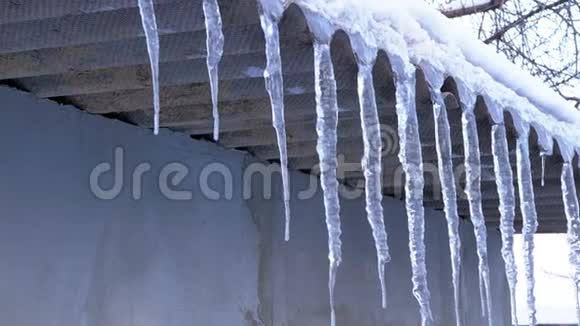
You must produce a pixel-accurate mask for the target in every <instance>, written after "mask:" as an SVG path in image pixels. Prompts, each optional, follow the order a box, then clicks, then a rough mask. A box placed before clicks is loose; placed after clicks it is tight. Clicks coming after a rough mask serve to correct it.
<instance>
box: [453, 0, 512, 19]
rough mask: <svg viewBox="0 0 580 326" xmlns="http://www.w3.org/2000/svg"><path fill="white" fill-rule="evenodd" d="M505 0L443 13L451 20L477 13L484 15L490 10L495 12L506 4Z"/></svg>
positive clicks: (493, 0)
mask: <svg viewBox="0 0 580 326" xmlns="http://www.w3.org/2000/svg"><path fill="white" fill-rule="evenodd" d="M504 2H505V0H490V1H489V2H488V3H484V4H479V5H475V6H469V7H463V8H459V9H452V10H443V11H442V13H443V14H444V15H445V16H447V17H449V18H457V17H463V16H468V15H473V14H476V13H483V12H487V11H490V10H495V9H497V8H499V7H501V6H502V5H503V4H504Z"/></svg>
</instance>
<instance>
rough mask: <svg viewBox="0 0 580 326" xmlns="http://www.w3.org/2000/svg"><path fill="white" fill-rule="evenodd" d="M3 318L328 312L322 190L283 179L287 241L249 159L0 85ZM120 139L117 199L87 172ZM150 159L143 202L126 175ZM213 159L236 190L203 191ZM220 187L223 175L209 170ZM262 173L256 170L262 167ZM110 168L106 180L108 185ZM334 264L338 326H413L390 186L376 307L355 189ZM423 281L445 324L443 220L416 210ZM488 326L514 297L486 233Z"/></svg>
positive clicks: (24, 321) (217, 317)
mask: <svg viewBox="0 0 580 326" xmlns="http://www.w3.org/2000/svg"><path fill="white" fill-rule="evenodd" d="M0 107H1V108H2V110H1V112H2V115H1V118H2V122H3V123H2V127H1V128H0V148H2V151H1V152H2V156H1V157H2V158H1V160H0V162H1V165H0V166H1V169H0V180H1V182H0V207H1V208H2V210H1V212H2V213H1V214H0V324H2V325H11V326H31V325H43V326H79V325H80V326H149V325H151V326H153V325H155V326H157V325H163V326H185V325H187V326H191V325H220V326H221V325H228V326H235V325H251V326H254V325H279V326H282V325H285V326H293V325H296V326H298V325H314V326H317V325H328V324H329V306H328V298H327V291H328V290H327V277H328V271H327V251H326V250H327V244H326V239H327V236H326V229H325V225H324V216H323V203H322V199H321V194H320V191H319V192H317V193H316V194H315V195H314V196H313V197H312V198H310V199H305V200H298V199H296V195H297V193H298V192H300V191H301V190H303V189H306V188H307V185H308V183H309V182H310V177H309V176H306V175H303V174H300V173H295V174H293V175H292V179H293V184H292V186H293V195H294V200H293V205H292V210H293V214H292V216H293V221H292V240H291V242H289V243H285V242H284V241H283V205H282V202H281V201H280V182H279V179H278V178H276V179H274V184H273V189H274V192H273V196H272V198H270V199H265V198H264V196H262V195H261V194H262V190H263V189H261V187H262V186H261V182H256V183H255V184H254V187H253V188H252V196H250V197H249V198H244V197H243V196H242V190H241V189H242V188H243V187H242V180H243V173H244V170H245V169H244V168H245V167H247V166H248V165H250V164H252V163H254V162H256V160H255V159H253V158H252V157H251V156H249V155H247V154H244V153H240V152H234V151H226V150H223V149H220V148H219V147H218V146H215V145H213V144H209V143H204V142H198V141H192V140H190V139H188V138H187V137H185V136H183V135H178V134H172V133H162V135H160V136H158V137H154V136H153V135H151V134H150V132H149V131H146V130H142V129H139V128H136V127H132V126H128V125H125V124H123V123H120V122H116V121H112V120H107V119H104V118H101V117H97V116H91V115H88V114H84V113H81V112H78V111H77V110H75V109H71V108H68V107H59V106H58V105H56V104H52V103H49V102H43V101H39V100H36V99H34V98H32V97H30V96H28V95H25V94H22V93H19V92H16V91H13V90H8V89H0ZM119 146H120V147H122V148H124V161H123V165H122V166H123V172H124V174H123V181H124V182H123V185H124V187H122V191H121V192H120V193H119V195H118V196H116V198H115V199H113V200H101V199H98V198H97V197H96V196H95V194H94V193H93V192H92V191H91V187H90V181H89V177H90V174H91V171H93V169H94V168H95V167H96V166H98V165H99V164H100V163H102V162H114V156H113V153H114V151H115V148H117V147H119ZM172 162H179V163H181V164H183V165H184V166H187V168H188V170H189V174H188V176H187V177H186V178H185V180H183V182H180V183H178V184H177V186H176V187H173V189H174V190H177V189H179V190H191V191H192V192H193V198H192V199H190V200H184V201H176V200H170V199H168V198H166V196H164V195H163V193H164V191H163V189H160V188H159V185H158V183H159V182H158V181H159V175H160V174H161V171H162V170H163V168H164V167H166V166H167V164H169V163H172ZM142 163H148V164H150V166H151V167H152V170H151V171H149V172H147V173H146V174H145V175H144V177H143V184H142V186H141V187H138V188H139V189H142V194H141V199H139V200H136V199H134V198H133V197H134V193H133V191H132V190H133V189H132V188H133V187H132V179H133V178H132V174H133V172H134V169H135V167H137V166H138V165H140V164H142ZM215 163H220V164H223V165H225V166H227V167H228V170H229V171H231V172H232V181H233V184H234V188H233V189H234V192H233V195H232V199H229V200H228V199H225V198H223V196H222V198H221V199H219V200H212V199H210V198H207V196H204V195H203V191H202V189H203V187H202V186H200V184H199V176H200V174H201V171H203V170H204V168H206V167H207V166H208V165H211V164H213V166H214V167H215V166H216V165H215ZM209 180H210V186H211V187H212V189H216V190H218V192H220V193H223V191H221V190H220V187H223V184H224V182H223V180H222V178H221V177H219V176H218V175H217V174H214V175H212V176H211V177H210V178H209ZM257 181H259V180H257ZM113 183H114V178H113V173H112V172H111V173H108V174H105V175H104V177H103V178H102V179H101V187H103V188H108V187H109V188H110V187H111V186H112V185H113ZM341 204H342V220H343V237H342V240H343V251H344V254H343V260H344V262H343V265H341V267H340V270H339V273H338V280H337V287H336V303H337V316H338V325H339V326H346V325H357V326H367V325H368V326H371V325H393V326H394V325H396V326H415V325H419V317H418V307H417V304H416V302H415V300H414V298H413V296H412V293H411V281H410V262H409V257H408V244H407V242H408V233H407V226H406V215H405V209H404V205H403V203H402V202H400V201H398V200H394V199H389V198H385V200H384V207H385V221H386V223H387V227H388V230H389V235H390V239H389V240H390V245H391V248H392V256H393V260H392V262H391V263H390V264H389V265H388V267H387V279H388V285H387V286H388V291H389V293H388V296H389V298H388V299H389V308H388V309H387V310H382V309H380V302H379V298H380V293H379V289H378V285H377V284H378V281H377V276H376V261H375V252H374V248H373V244H372V237H371V232H370V228H369V226H368V224H367V222H366V217H365V211H364V202H363V199H362V198H360V199H356V200H343V201H342V202H341ZM426 219H427V230H428V231H427V235H426V239H427V240H426V241H427V250H428V255H429V257H428V269H429V282H430V284H429V285H430V289H431V292H432V304H433V312H434V319H435V321H436V325H453V322H452V320H453V316H452V305H453V300H452V289H451V281H450V275H451V272H450V267H449V251H448V246H447V233H446V225H445V219H444V216H443V214H442V213H441V212H435V211H431V210H427V211H426ZM461 229H462V237H463V240H464V243H463V255H464V260H465V264H464V269H463V271H462V285H463V288H462V307H463V309H462V313H463V316H464V319H465V323H464V324H465V325H470V326H471V325H482V323H481V321H482V319H481V316H480V315H481V312H480V307H479V290H478V283H477V282H478V278H477V257H476V254H475V249H474V239H473V235H472V229H471V226H470V224H469V223H467V222H464V223H462V225H461ZM489 238H490V243H489V249H490V264H491V267H492V287H493V296H494V297H493V300H494V303H495V309H496V310H495V311H496V314H495V316H494V319H495V321H496V325H508V322H507V320H508V315H509V313H508V311H509V304H508V301H509V300H508V299H507V297H506V295H507V291H506V282H505V280H504V276H503V265H502V263H501V258H500V255H499V247H500V240H499V235H498V232H497V231H496V230H490V234H489Z"/></svg>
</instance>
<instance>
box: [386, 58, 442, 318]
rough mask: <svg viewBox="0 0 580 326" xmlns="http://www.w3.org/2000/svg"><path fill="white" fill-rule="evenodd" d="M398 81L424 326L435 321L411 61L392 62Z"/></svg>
mask: <svg viewBox="0 0 580 326" xmlns="http://www.w3.org/2000/svg"><path fill="white" fill-rule="evenodd" d="M391 62H392V63H393V70H394V71H395V75H396V78H395V79H396V80H395V87H396V100H397V119H398V129H399V146H400V153H399V160H400V161H401V164H402V165H403V170H404V171H405V175H406V178H405V202H406V206H407V216H408V227H409V250H410V253H411V269H412V272H413V277H412V280H413V294H414V295H415V298H416V299H417V301H418V303H419V306H420V308H421V325H423V326H425V325H428V324H429V322H430V321H432V320H433V316H432V313H431V304H430V297H431V294H430V293H429V287H428V285H427V266H426V263H425V255H426V252H425V209H424V207H423V190H424V186H425V181H424V179H423V154H422V152H421V141H420V139H419V123H418V121H417V110H416V103H415V83H416V77H415V68H414V67H413V66H411V65H410V64H409V63H407V62H404V61H403V62H398V61H397V60H393V59H391Z"/></svg>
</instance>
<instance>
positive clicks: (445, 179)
mask: <svg viewBox="0 0 580 326" xmlns="http://www.w3.org/2000/svg"><path fill="white" fill-rule="evenodd" d="M423 71H424V72H425V77H426V78H427V80H428V82H429V85H430V90H431V99H432V101H433V117H434V120H435V143H436V146H437V160H438V162H439V164H438V167H439V180H440V182H441V192H442V194H443V203H444V206H445V218H446V220H447V234H448V237H449V252H450V253H451V271H452V280H453V293H454V304H455V320H456V325H457V326H461V315H460V313H459V290H460V288H459V277H460V273H461V238H460V236H459V215H458V213H457V189H456V186H455V176H454V171H453V153H452V149H451V146H452V142H451V130H450V126H449V120H448V118H447V109H446V107H445V101H444V100H443V96H442V95H441V91H440V89H441V87H442V85H443V77H442V76H443V74H441V73H439V72H437V71H431V69H429V67H424V69H423Z"/></svg>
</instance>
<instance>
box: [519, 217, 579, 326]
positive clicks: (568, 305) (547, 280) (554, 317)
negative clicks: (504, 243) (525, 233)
mask: <svg viewBox="0 0 580 326" xmlns="http://www.w3.org/2000/svg"><path fill="white" fill-rule="evenodd" d="M562 218H564V217H562ZM535 245H536V248H535V253H534V256H535V268H534V271H535V274H536V310H537V318H538V322H539V323H560V324H576V323H577V320H576V301H575V299H574V287H573V283H572V280H571V279H565V278H564V277H563V276H569V275H570V274H571V270H572V269H571V265H570V263H569V261H568V251H569V250H568V244H567V242H566V235H565V234H538V235H536V237H535ZM522 248H523V238H522V236H521V234H520V235H517V236H516V238H515V241H514V249H515V255H516V264H517V267H518V284H517V290H516V291H517V299H516V300H517V303H518V319H519V323H520V324H524V323H525V322H526V321H527V320H528V318H527V311H528V310H527V307H526V279H525V275H524V253H523V249H522Z"/></svg>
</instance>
